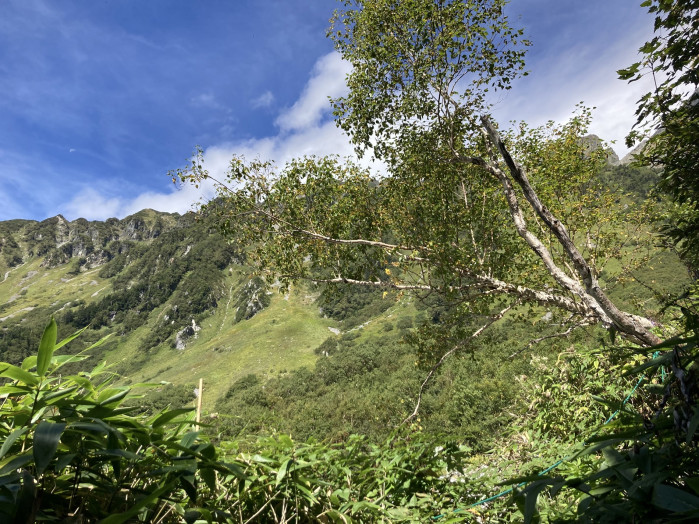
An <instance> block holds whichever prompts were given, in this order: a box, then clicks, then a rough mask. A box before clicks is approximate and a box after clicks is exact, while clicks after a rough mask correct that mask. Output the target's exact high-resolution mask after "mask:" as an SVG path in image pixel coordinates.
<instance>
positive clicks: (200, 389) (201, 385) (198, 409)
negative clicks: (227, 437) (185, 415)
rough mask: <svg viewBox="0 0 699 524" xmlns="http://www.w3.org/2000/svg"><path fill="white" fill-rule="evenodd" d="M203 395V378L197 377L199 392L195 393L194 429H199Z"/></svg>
mask: <svg viewBox="0 0 699 524" xmlns="http://www.w3.org/2000/svg"><path fill="white" fill-rule="evenodd" d="M203 396H204V379H203V378H200V379H199V394H198V395H197V416H196V422H197V425H196V426H194V431H199V422H201V399H202V397H203Z"/></svg>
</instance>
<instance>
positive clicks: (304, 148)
mask: <svg viewBox="0 0 699 524" xmlns="http://www.w3.org/2000/svg"><path fill="white" fill-rule="evenodd" d="M348 72H349V65H348V64H347V63H346V62H343V61H342V60H341V59H340V55H339V54H338V53H330V54H329V55H325V56H323V57H321V58H320V59H319V60H318V61H317V62H316V65H315V66H314V68H313V72H312V74H311V78H310V79H309V80H308V82H307V84H306V86H305V88H304V90H303V92H302V93H301V95H300V97H299V99H298V100H297V101H296V103H295V104H293V105H292V106H291V107H290V108H288V109H285V110H283V111H282V112H281V113H280V115H279V116H278V118H277V120H276V125H277V127H278V129H279V132H278V133H277V134H275V135H272V136H267V137H262V138H256V139H249V140H243V141H238V142H230V143H224V144H217V145H212V146H209V147H208V148H206V151H205V152H204V165H205V167H206V169H207V170H208V171H209V173H210V174H211V175H212V176H213V177H215V178H217V179H219V180H222V179H223V178H224V177H225V173H226V171H227V169H228V165H229V162H230V160H231V158H232V157H233V155H242V156H244V157H246V158H248V159H254V158H260V159H265V160H274V161H275V162H276V163H277V165H284V164H285V163H286V162H288V161H289V160H291V159H293V158H297V157H300V156H310V155H316V156H323V155H331V154H334V155H339V156H340V157H353V156H354V150H353V147H352V146H351V145H350V142H349V139H348V137H347V136H346V135H345V134H344V132H343V131H342V130H340V129H339V128H338V127H337V126H336V125H335V122H334V121H333V120H332V119H331V118H330V113H331V111H330V109H331V108H330V104H329V103H328V97H329V96H333V97H336V96H340V95H342V94H343V93H344V92H346V89H347V87H346V85H345V75H346V74H347V73H348ZM268 93H269V96H267V94H268ZM262 98H264V99H265V100H270V103H271V99H273V95H272V93H271V92H269V91H268V92H266V93H263V95H261V97H260V98H258V99H257V100H258V101H260V102H262V101H264V100H261V99H262ZM192 101H193V102H196V103H198V104H202V105H204V104H209V103H215V101H214V100H213V98H209V97H208V96H207V95H205V94H204V95H200V96H199V97H197V98H196V100H195V99H192ZM362 163H363V164H364V165H370V164H371V162H370V161H369V160H368V159H364V160H363V161H362ZM214 195H215V188H214V184H213V182H210V181H209V182H206V183H204V184H203V185H202V186H200V187H199V188H198V189H197V188H194V187H193V186H192V185H185V186H183V187H182V188H181V189H179V190H175V189H173V190H171V191H163V192H153V191H149V192H146V193H141V194H140V195H138V196H136V197H135V198H132V199H129V198H123V197H118V196H113V197H107V196H104V195H103V194H101V193H99V192H98V191H96V190H94V189H86V190H83V191H81V192H80V193H78V194H77V195H76V196H75V198H73V199H72V200H71V201H70V202H69V203H68V204H67V205H66V206H64V211H63V214H64V216H65V217H66V218H68V219H69V220H73V219H75V218H78V217H83V218H87V219H90V220H104V219H106V218H109V217H112V216H116V217H124V216H127V215H129V214H132V213H135V212H137V211H139V210H141V209H144V208H152V209H157V210H158V211H168V212H178V213H184V212H187V211H190V210H191V209H192V207H193V205H196V203H197V202H199V201H206V200H208V199H210V198H212V197H213V196H214Z"/></svg>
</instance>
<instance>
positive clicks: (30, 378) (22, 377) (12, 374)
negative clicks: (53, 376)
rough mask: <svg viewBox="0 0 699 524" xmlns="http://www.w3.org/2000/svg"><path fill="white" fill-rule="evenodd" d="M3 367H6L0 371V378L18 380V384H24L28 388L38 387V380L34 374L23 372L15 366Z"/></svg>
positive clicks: (7, 365)
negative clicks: (28, 386)
mask: <svg viewBox="0 0 699 524" xmlns="http://www.w3.org/2000/svg"><path fill="white" fill-rule="evenodd" d="M5 366H6V367H5V368H4V369H3V370H2V371H0V377H7V378H11V379H13V380H19V381H20V382H24V383H25V384H28V385H30V386H38V385H39V380H38V379H37V378H36V375H35V374H33V373H30V372H28V371H25V370H23V369H22V368H18V367H17V366H13V365H12V364H5Z"/></svg>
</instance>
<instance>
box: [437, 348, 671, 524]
mask: <svg viewBox="0 0 699 524" xmlns="http://www.w3.org/2000/svg"><path fill="white" fill-rule="evenodd" d="M659 354H660V352H659V351H656V352H655V353H654V354H653V358H657V356H658V355H659ZM662 377H663V381H664V380H665V368H664V367H663V368H662ZM645 378H646V376H645V375H643V376H642V377H641V378H640V379H638V382H636V385H635V386H634V387H633V389H632V390H631V392H629V394H628V395H626V398H625V399H624V401H623V402H622V403H621V407H619V409H617V410H616V411H615V412H614V413H612V416H611V417H609V418H608V419H607V420H606V421H605V422H604V424H602V426H600V427H599V429H597V430H596V431H595V432H594V433H592V435H591V436H594V435H596V434H597V432H598V431H599V430H600V429H602V427H604V426H606V425H607V424H609V423H610V422H611V421H612V420H614V418H616V416H617V415H618V414H619V413H621V410H622V408H623V407H624V406H625V405H626V403H627V402H628V401H629V400H630V399H631V397H632V396H633V394H634V393H636V390H637V389H638V387H639V386H640V385H641V382H643V379H645ZM585 444H586V442H583V445H585ZM572 456H573V455H569V456H567V457H565V458H562V459H561V460H559V461H558V462H556V463H555V464H552V465H551V466H549V467H548V468H546V469H545V470H543V471H541V472H539V474H538V475H539V476H543V475H546V473H548V472H549V471H551V470H554V469H556V468H557V467H558V466H560V465H561V464H563V463H564V462H566V461H567V460H569V459H570V458H571V457H572ZM525 484H527V483H526V482H520V483H519V484H517V485H516V486H514V487H511V488H509V489H506V490H505V491H501V492H500V493H498V494H497V495H493V496H492V497H488V498H486V499H483V500H479V501H478V502H475V503H473V504H471V505H469V506H468V508H466V509H469V508H473V507H475V506H480V505H482V504H486V503H488V502H491V501H493V500H496V499H499V498H500V497H504V496H505V495H507V494H508V493H512V492H513V491H514V490H515V488H519V487H522V486H524V485H525ZM462 511H464V510H463V509H460V508H459V509H455V510H454V511H452V513H460V512H462ZM446 516H447V515H446V513H442V514H441V515H437V516H434V517H432V520H439V519H441V518H443V517H446Z"/></svg>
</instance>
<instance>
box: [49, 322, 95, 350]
mask: <svg viewBox="0 0 699 524" xmlns="http://www.w3.org/2000/svg"><path fill="white" fill-rule="evenodd" d="M52 320H53V319H52ZM86 329H87V326H85V327H84V328H82V329H80V330H78V331H76V332H75V333H73V334H72V335H70V336H69V337H66V338H64V339H63V340H61V341H60V342H59V343H58V344H56V345H55V347H54V348H53V350H54V351H56V350H57V349H60V348H62V347H63V346H65V345H66V344H67V343H68V342H71V341H72V340H74V339H76V338H78V337H79V336H80V335H81V334H82V332H83V331H85V330H86ZM65 356H77V355H65Z"/></svg>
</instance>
